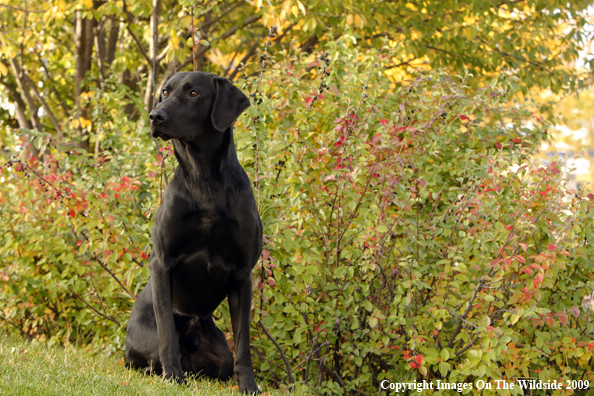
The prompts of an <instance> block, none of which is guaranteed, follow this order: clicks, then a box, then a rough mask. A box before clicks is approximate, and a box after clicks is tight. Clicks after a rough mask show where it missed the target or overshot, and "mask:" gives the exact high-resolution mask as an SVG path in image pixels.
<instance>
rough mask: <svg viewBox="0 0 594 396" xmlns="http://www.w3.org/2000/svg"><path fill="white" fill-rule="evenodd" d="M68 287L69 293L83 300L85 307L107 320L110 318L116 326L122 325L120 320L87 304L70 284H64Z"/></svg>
mask: <svg viewBox="0 0 594 396" xmlns="http://www.w3.org/2000/svg"><path fill="white" fill-rule="evenodd" d="M66 287H67V288H68V290H70V293H72V294H73V295H74V297H76V298H78V299H79V300H80V301H82V302H84V303H85V304H86V305H87V307H89V308H91V309H92V310H93V311H95V312H96V313H97V314H99V315H101V316H103V317H104V318H105V319H107V320H111V321H112V322H113V323H115V324H117V325H118V326H120V327H122V325H121V324H120V322H118V321H117V320H115V319H114V318H112V317H111V316H107V315H105V314H104V313H102V312H100V311H98V310H97V308H95V307H93V306H92V305H91V304H89V303H88V302H87V301H86V300H85V299H84V298H82V297H81V296H79V295H78V294H77V293H75V292H74V291H73V290H72V289H71V288H70V286H66Z"/></svg>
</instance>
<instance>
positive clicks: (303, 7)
mask: <svg viewBox="0 0 594 396" xmlns="http://www.w3.org/2000/svg"><path fill="white" fill-rule="evenodd" d="M297 6H299V9H300V10H301V12H302V13H303V15H305V14H307V12H306V11H305V6H304V5H303V3H301V2H300V1H299V0H297Z"/></svg>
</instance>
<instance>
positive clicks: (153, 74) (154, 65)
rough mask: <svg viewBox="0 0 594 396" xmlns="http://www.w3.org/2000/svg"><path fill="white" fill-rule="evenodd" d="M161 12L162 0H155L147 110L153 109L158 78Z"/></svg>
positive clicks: (151, 24) (151, 26) (146, 101)
mask: <svg viewBox="0 0 594 396" xmlns="http://www.w3.org/2000/svg"><path fill="white" fill-rule="evenodd" d="M160 12H161V0H153V13H152V15H151V23H150V33H151V39H150V48H149V52H150V54H149V56H150V58H151V64H150V65H149V69H148V70H149V73H148V80H147V82H146V90H145V92H144V104H145V105H146V110H147V112H150V111H151V110H152V109H153V94H154V89H155V84H156V80H157V77H158V70H159V60H158V59H157V55H158V53H157V52H158V50H159V48H158V47H159V29H158V28H159V13H160Z"/></svg>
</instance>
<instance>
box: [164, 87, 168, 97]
mask: <svg viewBox="0 0 594 396" xmlns="http://www.w3.org/2000/svg"><path fill="white" fill-rule="evenodd" d="M167 95H168V93H167V90H166V89H164V90H163V97H164V98H166V97H167Z"/></svg>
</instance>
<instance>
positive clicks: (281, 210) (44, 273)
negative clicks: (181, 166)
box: [0, 0, 594, 394]
mask: <svg viewBox="0 0 594 396" xmlns="http://www.w3.org/2000/svg"><path fill="white" fill-rule="evenodd" d="M588 6H589V2H586V1H582V2H580V1H578V2H572V3H567V2H561V1H553V2H551V1H547V2H545V1H536V2H530V3H528V2H523V1H515V2H507V1H502V2H500V3H498V4H495V3H493V4H491V3H486V2H483V1H474V2H473V1H470V2H465V3H464V4H463V5H462V4H460V3H458V2H453V1H440V2H433V1H425V2H422V3H412V2H410V3H409V2H377V3H375V2H355V1H349V0H347V1H344V2H342V3H340V4H332V3H326V2H315V1H291V0H285V1H282V2H281V1H270V2H268V1H267V2H262V1H253V2H248V1H239V2H224V1H223V2H210V3H206V4H194V3H188V2H182V3H181V4H180V3H178V2H167V1H159V0H153V3H152V4H149V3H147V2H130V1H126V2H123V1H115V2H100V1H90V0H89V1H80V2H70V3H66V2H62V1H54V2H49V1H41V2H37V3H35V4H29V3H28V2H25V1H8V0H2V3H0V8H2V9H3V10H2V13H1V15H0V23H1V25H0V33H1V35H0V43H1V45H0V76H1V77H0V83H1V86H0V88H1V89H0V100H1V101H2V110H1V111H0V123H2V129H1V132H0V140H1V142H2V150H3V156H4V157H5V160H6V163H5V164H4V166H2V184H1V185H0V206H1V209H2V213H3V216H2V218H1V219H0V222H1V225H0V227H1V228H2V230H4V231H5V232H4V233H3V235H2V236H1V237H0V238H1V240H2V241H1V242H2V243H1V246H2V247H1V248H0V255H1V257H2V262H3V264H2V267H1V271H0V290H1V292H2V297H3V298H2V300H1V301H0V309H1V310H2V313H3V318H4V319H3V321H2V322H1V323H2V325H3V326H4V327H6V328H7V329H9V330H10V331H12V332H16V333H20V334H22V335H26V336H27V337H29V338H37V339H40V340H46V341H48V342H49V343H58V344H65V345H68V344H71V343H76V344H77V345H80V346H85V347H86V348H87V349H88V350H90V351H95V352H97V351H103V352H105V353H121V351H122V346H123V339H124V337H125V325H126V321H127V317H128V315H129V310H130V308H131V306H132V303H133V300H134V298H135V296H136V295H137V294H138V292H139V291H140V290H141V289H142V287H143V286H144V285H145V284H146V281H147V280H148V268H147V262H146V259H147V257H148V254H149V253H150V249H151V246H150V238H149V235H150V229H151V226H152V215H153V214H154V211H155V209H156V208H157V207H158V205H159V202H160V196H161V193H162V190H163V188H164V187H165V185H166V183H167V181H168V178H169V177H171V175H172V170H173V168H174V166H175V161H174V160H173V159H172V155H171V149H170V148H169V146H165V147H160V143H159V142H155V141H152V140H151V139H150V137H149V136H148V127H147V125H146V112H147V110H148V109H150V108H151V107H152V97H153V92H155V91H158V90H159V87H158V83H159V81H161V80H162V79H163V78H164V77H165V76H167V75H168V74H170V73H172V72H174V71H180V70H191V68H192V66H191V64H192V63H194V62H193V61H194V60H193V59H192V47H193V46H194V47H195V48H194V49H195V53H196V59H195V64H196V68H197V69H198V70H205V71H211V72H215V73H217V74H220V75H224V76H226V77H228V78H230V79H232V80H234V82H235V83H236V84H237V85H239V86H241V87H242V89H243V90H244V91H245V92H247V93H250V94H251V98H252V104H253V105H252V107H251V108H250V109H249V110H248V111H247V112H246V115H245V116H243V117H241V118H240V120H239V121H238V122H237V124H236V130H235V140H236V147H237V149H238V153H239V155H240V160H241V162H242V164H243V165H244V167H245V168H246V170H247V171H248V172H249V173H250V175H251V177H252V180H254V193H255V195H256V196H257V199H258V202H259V205H260V212H261V216H262V218H263V222H264V225H265V238H266V239H265V242H266V245H265V251H264V254H263V257H262V260H261V262H260V263H259V264H258V266H257V267H256V269H255V270H254V306H253V328H252V338H253V340H252V341H253V356H254V360H255V366H256V367H255V368H256V371H257V375H258V376H259V377H261V378H264V379H266V380H267V381H269V382H270V383H271V384H272V385H273V386H275V387H280V388H285V387H298V388H302V389H306V388H308V387H309V388H310V389H312V391H313V390H314V389H317V390H319V391H321V392H324V393H332V394H334V393H338V394H340V393H347V392H350V393H352V394H354V393H365V394H372V393H373V392H376V391H377V389H378V386H379V383H380V381H382V380H383V379H390V380H415V379H416V380H422V379H427V380H435V379H443V380H447V381H449V382H474V381H475V380H477V379H483V380H485V381H487V382H493V381H494V380H496V379H502V378H506V379H514V378H518V377H530V378H541V379H543V380H545V381H546V380H553V379H558V380H562V381H565V380H567V379H571V380H578V379H588V380H592V379H593V378H592V372H591V369H590V367H591V364H592V349H593V348H594V339H593V336H592V330H593V325H592V323H591V320H590V319H589V313H588V312H589V311H588V307H589V306H591V305H590V304H591V303H590V301H591V300H590V299H589V297H590V296H591V295H592V293H593V289H594V288H593V283H592V279H591V273H592V272H591V268H592V257H593V251H592V250H593V249H592V244H593V243H594V235H593V234H592V221H593V220H592V218H593V215H594V208H593V201H594V195H592V194H589V193H588V192H587V191H572V190H568V189H567V188H565V187H564V181H565V177H566V175H565V174H564V173H563V171H562V170H563V168H562V166H561V164H560V163H557V162H554V161H553V162H549V163H547V164H539V163H534V162H532V160H531V159H530V158H531V156H532V155H533V154H534V151H535V149H536V148H537V147H539V145H540V143H541V142H542V141H543V140H545V139H547V138H548V135H547V129H548V128H549V127H550V125H551V122H552V121H554V118H553V116H552V114H553V113H552V109H551V107H550V106H548V105H546V106H543V105H539V104H538V103H535V102H532V101H531V100H530V95H531V92H532V91H533V90H535V89H540V90H551V91H553V92H558V93H563V92H570V91H574V90H577V89H579V88H580V87H582V86H587V85H589V83H590V79H589V78H590V77H589V74H587V73H582V72H581V71H580V70H579V69H577V68H575V67H573V65H572V63H573V62H575V61H576V59H577V58H578V55H579V51H580V49H581V48H583V47H584V45H585V44H586V43H588V42H589V40H590V37H589V36H588V30H587V29H584V26H585V25H586V23H587V16H588V15H587V14H588V10H587V7H588ZM190 14H193V15H194V16H195V17H194V18H192V17H190ZM271 25H274V26H276V27H278V31H277V32H276V34H272V35H271V34H270V30H269V26H271ZM192 31H193V32H194V34H193V35H192ZM192 36H193V38H194V42H195V43H193V42H192ZM592 308H594V307H592ZM217 318H218V324H219V326H220V327H221V328H223V329H224V331H226V332H227V334H228V337H229V342H230V343H231V344H232V338H231V336H230V334H231V332H230V327H229V321H228V312H227V309H226V306H225V305H223V306H222V307H220V308H219V310H218V312H217ZM572 392H573V391H571V390H565V389H564V390H562V391H559V392H558V393H559V394H572ZM451 393H452V394H455V393H456V392H455V391H451ZM504 393H505V392H501V391H499V392H498V393H497V394H504ZM510 393H513V392H510ZM443 394H447V391H446V392H443ZM485 394H488V392H485Z"/></svg>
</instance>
